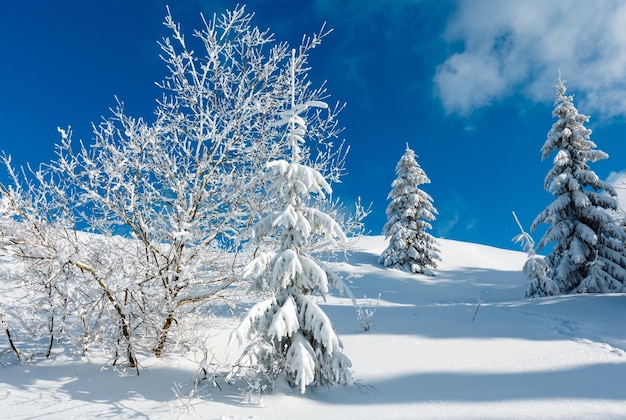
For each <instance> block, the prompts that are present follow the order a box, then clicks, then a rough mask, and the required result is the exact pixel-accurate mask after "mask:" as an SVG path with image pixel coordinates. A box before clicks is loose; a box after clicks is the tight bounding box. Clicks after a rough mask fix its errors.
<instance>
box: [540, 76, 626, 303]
mask: <svg viewBox="0 0 626 420" xmlns="http://www.w3.org/2000/svg"><path fill="white" fill-rule="evenodd" d="M565 92H566V89H565V84H564V81H563V80H561V79H560V78H559V83H558V84H557V86H556V100H555V108H554V111H553V112H552V115H553V116H554V117H555V118H558V121H556V122H555V123H554V124H553V125H552V129H551V130H550V132H549V133H548V138H547V140H546V142H545V144H544V145H543V148H542V150H541V151H542V158H543V159H545V158H547V157H548V156H550V154H551V153H552V152H553V151H554V152H556V156H555V157H554V166H553V167H552V169H551V170H550V171H549V172H548V174H547V175H546V178H545V183H544V187H545V188H546V190H547V191H548V192H550V193H551V194H552V195H553V196H554V197H556V199H555V200H554V201H553V202H552V203H551V204H550V205H549V206H548V207H546V208H545V209H544V210H543V211H542V212H541V213H540V214H539V215H538V216H537V218H536V219H535V221H534V222H533V224H532V226H531V230H534V229H535V228H536V227H537V226H539V225H540V224H542V223H547V224H549V225H550V226H549V227H548V229H547V231H546V233H545V234H544V236H543V238H542V239H541V241H540V242H539V244H538V247H537V248H538V249H541V248H542V247H544V246H546V245H548V244H550V243H553V242H555V245H554V248H553V249H552V251H551V252H550V253H549V254H548V255H547V256H546V258H545V262H546V264H547V265H548V267H549V271H548V276H549V277H550V278H552V280H553V281H554V282H555V283H556V285H557V286H558V287H559V289H560V291H561V292H562V293H571V292H577V293H607V292H618V291H622V290H624V287H625V284H626V252H625V249H624V243H625V241H626V233H625V232H624V230H623V229H622V228H621V227H620V226H619V224H618V223H617V222H616V221H615V219H614V218H613V216H612V213H613V212H614V211H615V210H617V209H618V204H617V201H616V199H615V197H616V196H617V194H616V192H615V189H614V188H613V186H611V185H610V184H609V183H607V182H604V181H602V180H600V179H599V178H598V176H597V175H596V174H595V173H594V172H593V171H592V170H591V169H590V168H589V165H588V163H587V162H596V161H598V160H601V159H607V158H608V155H607V154H606V153H604V152H603V151H601V150H598V149H596V144H595V143H594V142H593V141H591V140H590V135H591V130H589V129H587V128H585V126H584V123H586V122H588V121H589V117H587V116H585V115H582V114H579V113H578V110H577V109H576V108H575V107H574V104H573V97H572V96H566V95H565Z"/></svg>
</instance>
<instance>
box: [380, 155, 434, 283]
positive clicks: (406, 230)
mask: <svg viewBox="0 0 626 420" xmlns="http://www.w3.org/2000/svg"><path fill="white" fill-rule="evenodd" d="M396 174H397V178H396V179H395V180H394V181H393V183H392V184H391V187H392V188H391V192H390V193H389V196H388V197H387V198H389V199H391V202H390V203H389V206H387V223H386V224H385V226H384V228H383V232H384V233H385V235H386V237H387V238H389V246H388V247H387V249H385V251H383V253H382V254H381V256H380V258H379V262H380V263H381V264H383V265H384V266H386V267H395V268H399V269H401V270H405V271H409V272H412V273H423V274H428V275H434V272H433V271H431V270H430V269H431V268H432V269H436V268H437V263H436V260H440V257H439V254H438V252H439V249H438V245H437V241H436V240H435V238H434V237H433V236H432V235H430V234H429V233H428V232H426V230H427V229H432V226H431V224H430V223H429V222H432V221H433V220H435V215H436V214H437V210H436V209H435V207H434V206H433V199H432V197H431V196H430V195H428V194H427V193H425V192H424V191H422V190H421V189H420V188H419V186H420V185H422V184H428V183H430V179H428V176H426V173H425V172H424V170H423V169H422V168H421V167H420V166H419V164H418V163H417V156H416V155H415V152H414V151H413V150H411V149H410V148H409V145H408V144H407V146H406V151H405V153H404V155H403V156H402V158H401V159H400V161H399V162H398V164H397V165H396Z"/></svg>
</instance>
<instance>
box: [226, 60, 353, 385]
mask: <svg viewBox="0 0 626 420" xmlns="http://www.w3.org/2000/svg"><path fill="white" fill-rule="evenodd" d="M292 63H293V64H292V80H293V84H292V86H295V74H294V71H293V70H294V66H295V54H294V58H293V59H292ZM310 107H319V108H326V104H324V103H322V102H319V101H308V102H305V103H296V101H295V95H294V92H293V89H292V103H291V106H290V107H289V108H288V109H286V110H285V111H284V112H283V113H282V115H280V120H279V121H277V123H276V124H277V125H278V126H284V125H286V126H287V129H286V135H285V137H284V140H286V144H287V145H288V146H289V148H290V149H291V159H289V160H272V161H270V162H269V163H268V164H267V170H266V172H265V173H264V176H263V178H264V179H265V181H266V183H267V185H268V187H267V192H268V194H270V195H273V196H275V197H277V198H279V200H278V201H277V204H280V205H279V206H278V207H277V209H276V210H275V211H272V212H269V213H268V214H266V215H265V216H264V217H262V218H261V219H260V220H259V221H258V222H257V223H255V224H254V225H253V226H252V228H251V230H250V233H249V234H250V239H251V242H252V245H258V244H259V241H260V240H261V239H262V238H264V237H268V236H269V237H272V238H274V239H275V241H276V243H277V249H276V250H275V251H265V252H261V253H259V254H258V255H257V256H256V258H254V259H253V260H252V261H251V262H250V263H249V264H248V265H247V266H246V268H245V272H244V277H245V278H247V279H250V280H252V281H253V283H252V287H253V289H254V290H256V291H259V292H265V293H269V295H270V297H269V298H268V299H266V300H263V301H262V302H260V303H257V304H256V305H254V306H253V307H252V308H251V309H250V311H249V313H248V314H247V316H246V317H245V318H244V319H243V321H242V322H241V324H240V325H239V327H238V328H237V329H236V330H235V331H233V333H232V335H231V340H233V339H238V340H239V341H240V343H244V342H247V341H248V340H252V341H251V343H250V344H249V345H248V346H247V347H246V348H245V350H244V352H243V355H242V357H241V358H240V360H239V362H238V363H237V364H236V366H235V369H234V372H236V373H239V374H241V375H243V376H247V377H248V380H249V381H250V383H251V384H252V386H253V387H254V388H255V389H257V390H259V391H269V390H270V389H271V388H272V386H273V384H274V381H275V380H276V378H277V377H278V376H279V375H283V376H284V377H285V378H286V380H287V381H288V383H289V384H290V385H291V386H294V387H299V388H300V391H301V392H302V393H304V392H305V390H306V387H307V386H309V385H316V386H330V385H335V384H345V385H351V384H352V375H351V372H350V367H351V362H350V360H349V359H348V358H347V357H346V356H345V355H344V354H343V353H342V344H341V341H340V340H339V338H338V337H337V335H336V333H335V331H334V329H333V326H332V323H331V321H330V319H329V318H328V316H327V315H326V314H325V313H324V311H323V310H322V309H321V308H320V307H319V306H318V304H317V303H316V298H315V294H319V295H321V296H322V297H324V296H325V295H326V293H328V291H329V288H330V287H335V288H338V289H339V290H340V291H342V292H343V291H347V289H346V288H345V286H344V284H343V281H342V280H341V278H340V277H338V276H337V275H336V274H334V273H333V272H332V271H331V270H330V269H329V267H327V265H326V264H324V263H323V262H321V261H318V260H316V259H315V258H314V257H313V256H312V255H311V254H309V253H308V252H307V250H311V249H312V248H314V247H315V246H320V245H321V246H326V245H327V244H328V242H331V243H334V242H336V241H338V242H345V241H346V237H345V235H344V233H343V231H342V229H341V227H340V226H339V225H338V224H337V222H336V221H335V220H334V219H333V218H332V217H330V216H329V215H328V214H326V213H324V212H322V211H320V210H319V209H316V208H313V207H311V206H310V205H309V202H310V199H311V197H310V196H311V195H317V196H318V197H320V196H323V195H324V194H325V193H331V187H330V185H329V184H328V183H327V181H326V180H325V179H324V177H323V176H322V174H321V173H320V172H319V171H317V170H315V169H313V168H311V167H309V166H307V165H305V164H304V163H303V162H302V154H301V145H302V144H304V143H305V139H304V137H305V135H306V133H307V122H306V120H305V119H304V118H302V116H301V114H303V113H304V112H305V111H306V110H307V109H308V108H310ZM250 376H252V377H250Z"/></svg>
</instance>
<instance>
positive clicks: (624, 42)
mask: <svg viewBox="0 0 626 420" xmlns="http://www.w3.org/2000/svg"><path fill="white" fill-rule="evenodd" d="M166 4H169V6H170V9H171V11H172V15H173V16H174V18H175V19H176V20H177V21H179V22H181V25H182V27H183V30H185V31H186V32H187V33H189V34H191V31H192V30H193V29H196V28H199V27H200V26H201V25H202V21H201V19H200V16H199V15H200V13H201V12H202V13H204V14H206V15H208V16H212V15H213V13H215V12H218V13H221V12H222V11H224V10H225V9H226V8H233V7H234V6H235V4H236V2H234V1H226V0H169V1H164V0H108V1H106V2H105V1H78V0H68V1H59V2H50V1H47V0H36V1H23V2H6V3H5V4H3V5H2V6H1V9H2V17H3V19H2V20H3V24H2V25H1V26H0V55H1V56H2V63H3V65H2V66H0V80H2V83H3V89H2V94H1V95H0V150H3V151H5V152H7V153H8V154H10V155H12V156H13V159H14V162H15V163H16V164H18V165H21V164H26V163H31V164H34V165H37V164H38V163H40V162H45V161H49V160H50V159H52V158H53V150H54V144H55V143H57V142H58V141H59V140H60V139H59V136H58V133H57V130H56V128H57V127H58V126H60V127H67V126H68V125H71V126H72V128H73V130H74V137H75V138H82V139H83V140H85V141H89V140H90V139H91V128H90V127H91V122H92V121H96V122H97V121H99V120H100V117H101V116H103V115H104V116H108V115H109V108H110V107H112V106H114V105H115V99H114V96H117V97H118V98H120V99H121V100H122V101H123V102H124V103H125V109H126V111H127V113H129V114H131V115H133V116H145V117H149V116H150V115H151V114H152V110H153V109H154V104H155V100H156V99H157V98H159V97H160V96H161V94H160V92H159V90H158V88H157V87H156V86H155V84H154V82H156V81H160V80H162V79H163V77H164V76H165V75H166V68H165V66H164V65H163V64H162V62H161V61H160V59H159V56H158V54H159V47H158V46H157V41H158V40H160V39H161V38H162V37H163V36H166V35H168V33H167V31H166V30H165V28H164V27H163V25H162V21H163V17H164V15H165V7H166ZM246 4H247V10H248V11H250V12H254V13H255V15H256V16H255V19H254V21H253V23H254V24H255V25H257V26H259V27H261V28H263V29H266V28H270V29H271V30H272V31H273V32H274V33H275V35H276V39H277V40H281V41H283V40H285V41H289V42H290V43H291V44H292V45H296V44H297V43H298V42H299V41H300V40H301V38H302V35H303V34H310V33H313V32H315V31H317V30H319V28H320V27H321V25H322V24H323V23H324V22H326V24H327V27H329V28H333V32H332V33H331V34H330V35H329V36H328V37H327V38H326V39H325V41H324V42H323V44H322V45H321V46H320V47H319V48H317V49H315V50H314V51H313V55H312V56H311V64H312V70H311V73H310V76H311V78H312V80H313V81H314V82H315V83H321V82H322V81H324V80H326V81H327V86H328V91H329V93H330V94H331V98H330V101H331V102H334V101H340V102H346V103H347V106H346V108H345V110H344V111H343V112H342V114H341V115H340V121H341V125H343V126H344V127H345V131H344V132H343V137H344V138H345V140H346V143H347V144H349V145H350V147H351V151H350V154H349V156H348V161H347V165H346V166H347V170H348V175H346V176H345V177H344V179H343V182H342V183H341V184H339V185H335V186H334V189H335V195H336V196H339V197H340V198H341V199H342V200H343V201H344V202H345V203H346V204H348V205H350V204H351V203H352V202H354V201H355V200H356V199H357V197H361V200H362V201H363V202H364V203H370V202H372V204H373V206H372V213H371V215H370V216H368V218H367V219H366V225H367V229H368V231H370V233H372V234H379V233H381V231H382V226H383V224H384V223H385V221H386V216H385V209H386V206H387V203H388V202H387V199H386V197H387V194H388V192H389V190H390V184H391V182H392V181H393V179H394V178H395V172H394V169H395V165H396V163H397V161H398V160H399V159H400V157H401V156H402V154H403V152H404V149H405V145H406V143H407V142H408V143H409V145H410V147H411V148H412V149H414V150H415V152H416V153H417V154H418V156H419V158H418V162H419V164H420V165H421V166H422V168H423V169H424V170H425V171H426V173H427V175H428V176H429V178H430V179H431V181H432V183H431V184H429V185H424V186H423V189H424V191H426V192H428V193H429V194H430V195H431V196H432V197H433V199H434V205H435V207H436V208H437V210H438V211H439V217H438V219H437V221H435V222H434V223H433V230H432V233H433V234H434V235H435V236H438V237H446V238H450V239H458V240H464V241H470V242H479V243H483V244H487V245H493V246H498V247H503V248H509V249H518V247H517V245H515V244H513V243H512V242H511V238H512V237H513V236H514V235H516V234H517V233H518V228H517V226H516V224H515V221H514V219H513V217H512V215H511V211H513V210H514V211H516V212H517V214H518V216H519V218H520V220H521V222H522V223H523V224H524V226H525V227H526V228H528V226H530V224H531V222H532V221H533V219H534V218H535V216H536V215H537V214H538V213H539V212H540V211H541V210H543V209H544V208H545V206H547V205H548V204H549V203H550V202H551V201H552V197H551V196H550V195H549V194H548V193H547V192H546V191H545V190H544V189H543V180H544V177H545V175H546V173H547V171H548V170H549V169H550V167H551V165H552V160H551V158H549V159H546V161H543V162H542V161H541V153H540V148H541V146H542V145H543V142H544V141H545V138H546V134H547V133H548V131H549V129H550V127H551V125H552V123H553V121H554V120H553V119H552V116H551V112H552V109H553V100H554V93H555V90H554V85H555V84H556V82H557V79H558V72H559V70H560V71H561V73H562V75H563V78H564V79H565V80H566V81H567V87H568V93H570V94H574V95H575V105H576V107H577V108H578V110H579V112H581V113H583V114H586V115H589V116H591V120H590V122H589V124H588V125H587V126H588V128H591V129H592V130H593V134H592V140H594V141H595V142H596V144H597V145H598V148H599V149H601V150H603V151H605V152H607V153H608V154H609V156H610V158H609V159H608V160H605V161H601V162H597V163H593V164H591V165H592V166H591V167H592V169H593V170H594V171H595V172H596V173H597V174H598V175H599V176H600V177H601V178H603V179H607V178H608V177H609V176H611V177H612V178H611V179H614V180H615V182H616V183H618V184H619V183H621V179H622V178H623V176H622V175H623V174H624V173H626V144H625V143H624V134H625V133H626V122H625V119H624V117H625V116H626V3H624V2H620V1H602V0H598V1H594V2H590V1H583V0H581V1H576V0H571V1H567V2H562V1H545V0H536V1H530V0H525V1H524V0H522V1H515V2H512V1H511V2H505V1H496V0H491V1H488V0H472V1H469V0H467V1H441V0H432V1H429V0H422V1H419V0H390V1H373V0H370V1H368V0H301V1H297V2H296V1H291V0H250V1H249V2H247V3H246ZM0 176H2V177H3V179H4V175H0ZM620 191H624V190H620ZM541 233H542V232H541V231H538V232H536V233H534V235H533V236H535V239H536V240H539V237H540V235H541Z"/></svg>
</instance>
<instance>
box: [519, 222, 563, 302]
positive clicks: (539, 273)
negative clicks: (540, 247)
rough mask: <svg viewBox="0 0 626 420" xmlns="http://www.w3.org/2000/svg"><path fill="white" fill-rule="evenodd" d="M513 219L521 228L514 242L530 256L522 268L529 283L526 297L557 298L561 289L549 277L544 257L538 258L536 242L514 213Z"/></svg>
mask: <svg viewBox="0 0 626 420" xmlns="http://www.w3.org/2000/svg"><path fill="white" fill-rule="evenodd" d="M513 217H514V218H515V221H516V222H517V225H518V226H519V228H520V230H521V233H520V234H519V235H517V236H515V237H514V238H513V241H514V242H517V243H520V244H521V246H522V249H523V250H524V251H526V253H527V254H528V259H527V260H526V262H525V263H524V267H522V272H523V273H524V275H525V276H526V277H527V278H528V280H529V282H528V285H527V286H526V292H525V296H526V297H527V298H534V297H544V296H556V295H558V294H559V288H558V287H557V285H556V284H555V283H554V282H553V281H552V279H551V278H550V277H548V270H549V267H548V265H547V264H546V262H545V261H544V259H543V257H541V256H538V255H537V253H536V252H535V240H534V239H533V238H532V236H530V234H528V233H527V232H526V231H524V229H523V228H522V224H521V223H520V222H519V219H518V218H517V215H516V214H515V212H513Z"/></svg>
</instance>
